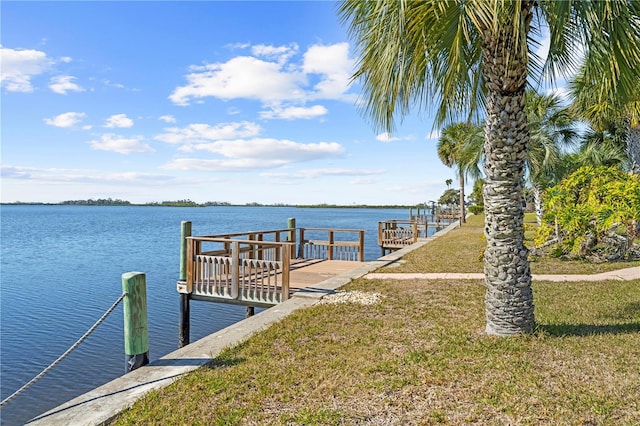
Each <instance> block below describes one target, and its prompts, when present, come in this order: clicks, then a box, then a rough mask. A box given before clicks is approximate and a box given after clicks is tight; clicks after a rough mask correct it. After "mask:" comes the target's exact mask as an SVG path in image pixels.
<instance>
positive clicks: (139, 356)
mask: <svg viewBox="0 0 640 426" xmlns="http://www.w3.org/2000/svg"><path fill="white" fill-rule="evenodd" d="M146 282H147V280H146V277H145V274H144V273H142V272H127V273H125V274H122V291H123V292H125V293H126V294H127V297H125V298H124V309H123V310H124V353H125V361H126V364H125V373H128V372H130V371H133V370H135V369H137V368H139V367H142V366H143V365H147V364H149V326H148V322H147V284H146Z"/></svg>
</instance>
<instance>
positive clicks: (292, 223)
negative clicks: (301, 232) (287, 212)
mask: <svg viewBox="0 0 640 426" xmlns="http://www.w3.org/2000/svg"><path fill="white" fill-rule="evenodd" d="M287 228H288V229H290V231H289V235H288V236H287V241H290V242H292V243H295V242H296V218H295V217H290V218H289V219H287ZM295 257H296V246H295V244H294V245H293V246H291V258H292V259H293V258H295Z"/></svg>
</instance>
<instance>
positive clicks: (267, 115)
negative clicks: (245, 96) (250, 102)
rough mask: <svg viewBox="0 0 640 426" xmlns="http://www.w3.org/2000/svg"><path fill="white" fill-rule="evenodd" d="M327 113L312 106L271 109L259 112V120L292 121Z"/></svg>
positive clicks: (323, 109)
mask: <svg viewBox="0 0 640 426" xmlns="http://www.w3.org/2000/svg"><path fill="white" fill-rule="evenodd" d="M328 112H329V111H328V110H327V109H326V108H325V107H323V106H322V105H314V106H311V107H287V108H281V107H273V108H272V109H271V110H270V111H260V118H263V119H265V120H272V119H283V120H294V119H298V118H302V119H310V118H316V117H321V116H323V115H325V114H327V113H328Z"/></svg>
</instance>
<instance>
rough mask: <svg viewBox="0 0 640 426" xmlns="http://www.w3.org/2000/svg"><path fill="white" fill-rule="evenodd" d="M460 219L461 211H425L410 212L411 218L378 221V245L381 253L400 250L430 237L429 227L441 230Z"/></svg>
mask: <svg viewBox="0 0 640 426" xmlns="http://www.w3.org/2000/svg"><path fill="white" fill-rule="evenodd" d="M459 220H460V213H456V212H451V213H441V212H440V211H439V209H438V211H436V213H423V214H420V209H418V214H417V215H413V213H412V212H411V211H410V212H409V219H389V220H383V221H380V222H378V246H380V249H381V255H382V256H384V255H386V254H387V252H392V251H396V250H400V249H402V248H404V247H407V246H410V245H411V244H414V243H416V242H418V240H419V239H421V238H427V237H428V235H427V234H428V230H429V228H433V229H435V230H436V232H437V231H440V230H442V229H444V228H446V227H447V226H449V225H451V224H452V223H455V222H458V221H459Z"/></svg>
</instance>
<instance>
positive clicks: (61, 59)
mask: <svg viewBox="0 0 640 426" xmlns="http://www.w3.org/2000/svg"><path fill="white" fill-rule="evenodd" d="M59 61H60V62H63V63H65V64H68V63H70V62H71V61H73V59H72V58H71V57H70V56H62V57H60V59H59Z"/></svg>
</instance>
